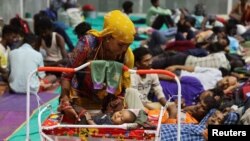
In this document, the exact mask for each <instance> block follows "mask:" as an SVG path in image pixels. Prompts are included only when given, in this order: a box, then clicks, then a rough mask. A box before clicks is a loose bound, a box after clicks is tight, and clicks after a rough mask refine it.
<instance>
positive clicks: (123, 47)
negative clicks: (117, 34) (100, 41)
mask: <svg viewBox="0 0 250 141" xmlns="http://www.w3.org/2000/svg"><path fill="white" fill-rule="evenodd" d="M106 42H107V47H106V49H107V50H108V51H109V53H111V54H112V55H115V56H118V55H122V54H123V53H125V52H126V51H127V49H128V47H129V45H130V44H127V43H123V42H121V41H118V40H116V39H115V38H113V37H110V38H109V39H107V41H106Z"/></svg>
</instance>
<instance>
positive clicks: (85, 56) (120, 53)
mask: <svg viewBox="0 0 250 141" xmlns="http://www.w3.org/2000/svg"><path fill="white" fill-rule="evenodd" d="M134 35H135V27H134V24H133V23H132V21H131V20H130V19H129V17H128V16H127V15H125V14H123V13H122V12H121V11H119V10H114V11H111V12H109V13H107V14H106V15H105V16H104V26H103V30H102V31H96V30H90V31H88V32H87V35H84V36H82V37H80V39H79V41H78V44H77V47H76V48H75V49H74V50H73V52H72V54H70V56H69V60H70V61H69V62H70V63H69V64H68V67H70V68H75V67H78V66H80V65H82V64H84V63H86V62H88V61H90V60H113V61H118V62H120V63H123V64H124V65H126V66H128V67H129V68H132V67H133V66H134V56H133V53H132V51H131V49H130V48H129V45H130V44H131V43H132V42H133V40H134ZM84 71H85V72H82V73H81V72H80V73H76V74H71V73H64V74H63V76H62V93H61V96H60V107H59V110H61V111H63V112H64V113H65V114H66V115H68V116H71V117H72V118H79V111H75V110H74V109H73V108H72V105H74V104H77V105H81V106H82V107H84V108H86V109H91V108H92V109H93V108H98V107H100V105H101V99H102V98H103V97H104V96H105V95H107V94H106V92H105V91H104V90H101V91H96V90H93V84H92V81H91V75H90V73H86V69H85V70H84ZM87 71H89V69H88V70H87ZM89 72H90V71H89ZM129 77H130V75H129V73H128V72H124V73H123V75H122V78H121V81H120V82H121V83H120V84H119V88H118V90H117V91H116V95H119V94H120V93H121V92H122V90H123V89H125V88H127V87H128V86H129V85H130V78H129Z"/></svg>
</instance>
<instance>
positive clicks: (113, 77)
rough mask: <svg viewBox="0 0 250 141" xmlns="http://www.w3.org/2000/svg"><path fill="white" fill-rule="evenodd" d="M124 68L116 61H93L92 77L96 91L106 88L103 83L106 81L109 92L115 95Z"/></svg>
mask: <svg viewBox="0 0 250 141" xmlns="http://www.w3.org/2000/svg"><path fill="white" fill-rule="evenodd" d="M122 67H123V64H121V63H119V62H115V61H104V60H95V61H92V62H91V77H92V82H93V84H94V89H102V88H103V86H104V84H103V83H104V81H105V80H106V84H107V92H108V93H112V94H114V93H115V91H116V89H117V87H118V85H119V83H120V78H121V75H122ZM105 78H106V79H105Z"/></svg>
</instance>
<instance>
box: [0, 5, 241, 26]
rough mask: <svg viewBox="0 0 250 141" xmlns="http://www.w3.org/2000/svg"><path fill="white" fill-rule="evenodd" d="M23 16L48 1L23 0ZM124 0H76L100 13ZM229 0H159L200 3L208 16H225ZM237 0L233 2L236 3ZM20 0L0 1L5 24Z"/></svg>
mask: <svg viewBox="0 0 250 141" xmlns="http://www.w3.org/2000/svg"><path fill="white" fill-rule="evenodd" d="M23 1H24V5H23V9H24V11H23V12H24V14H25V13H26V12H29V13H31V16H33V15H34V14H35V13H37V12H38V11H39V10H41V9H45V8H46V6H47V1H48V0H23ZM124 1H125V0H77V2H78V5H79V6H82V5H84V4H92V5H94V6H95V7H96V9H97V10H98V11H100V12H107V11H110V10H113V9H121V5H122V3H123V2H124ZM131 1H133V2H134V13H141V14H143V13H144V14H145V13H146V12H147V9H148V8H149V7H150V6H151V3H150V0H131ZM228 1H229V0H160V4H161V7H163V8H171V9H173V8H178V7H181V8H183V7H186V8H187V9H188V10H190V11H193V8H194V5H195V4H196V3H198V2H202V3H204V4H205V5H206V9H207V12H208V13H210V14H226V13H227V4H228ZM237 1H238V0H233V3H236V2H237ZM20 11H21V8H20V0H0V17H3V19H4V21H5V23H8V21H9V19H10V18H12V17H14V16H15V15H16V14H20Z"/></svg>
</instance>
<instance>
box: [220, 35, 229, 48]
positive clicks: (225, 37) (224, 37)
mask: <svg viewBox="0 0 250 141" xmlns="http://www.w3.org/2000/svg"><path fill="white" fill-rule="evenodd" d="M222 38H223V39H225V40H226V41H227V46H228V45H229V44H230V40H229V38H228V37H227V36H223V37H222Z"/></svg>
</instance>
